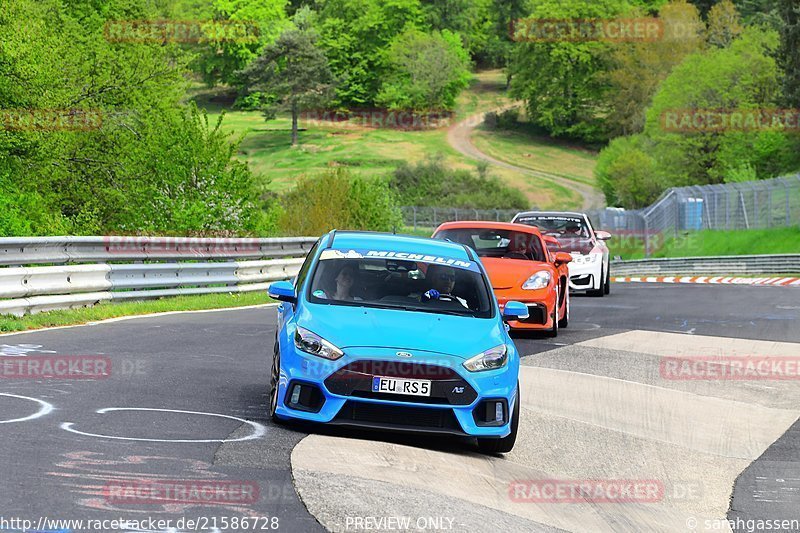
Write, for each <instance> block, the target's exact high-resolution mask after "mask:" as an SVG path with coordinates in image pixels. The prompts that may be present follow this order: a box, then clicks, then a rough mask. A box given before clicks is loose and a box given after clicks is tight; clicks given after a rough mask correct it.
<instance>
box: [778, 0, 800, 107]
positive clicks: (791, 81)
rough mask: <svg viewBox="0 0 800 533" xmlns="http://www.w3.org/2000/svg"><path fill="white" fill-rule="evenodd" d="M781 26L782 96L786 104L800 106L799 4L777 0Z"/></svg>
mask: <svg viewBox="0 0 800 533" xmlns="http://www.w3.org/2000/svg"><path fill="white" fill-rule="evenodd" d="M779 1H780V15H781V19H782V20H783V25H782V27H781V47H780V63H781V67H782V68H783V72H784V81H783V97H784V101H785V103H786V105H787V106H789V107H794V108H795V109H797V108H800V54H798V50H800V5H798V4H797V2H796V1H795V0H779Z"/></svg>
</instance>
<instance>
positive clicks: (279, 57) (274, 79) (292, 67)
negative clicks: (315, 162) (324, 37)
mask: <svg viewBox="0 0 800 533" xmlns="http://www.w3.org/2000/svg"><path fill="white" fill-rule="evenodd" d="M242 74H243V77H244V78H245V79H246V80H247V85H248V87H249V90H250V91H260V92H263V93H264V94H265V95H266V96H267V98H268V103H267V104H266V105H264V106H262V109H263V111H264V114H265V117H266V118H267V119H270V118H273V117H274V116H275V112H276V111H277V109H278V108H284V109H288V110H289V111H290V112H291V114H292V146H295V145H296V144H297V121H298V117H299V114H300V112H301V111H304V110H308V109H312V108H314V107H321V106H323V105H325V104H326V103H327V102H328V101H330V99H331V97H332V96H333V89H334V84H335V79H334V77H333V74H332V73H331V69H330V66H329V64H328V59H327V58H326V57H325V54H324V53H323V52H322V50H320V49H319V48H318V47H317V45H316V35H315V34H314V33H313V32H312V31H310V30H289V31H286V32H284V33H283V34H281V36H280V37H278V40H277V41H275V43H274V44H271V45H269V46H267V47H266V48H265V49H264V51H263V52H262V54H261V56H259V57H258V58H257V59H256V60H255V61H253V62H252V63H251V64H250V66H249V67H248V68H247V69H245V70H244V71H243V73H242Z"/></svg>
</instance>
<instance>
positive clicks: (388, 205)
mask: <svg viewBox="0 0 800 533" xmlns="http://www.w3.org/2000/svg"><path fill="white" fill-rule="evenodd" d="M276 209H279V210H280V214H279V216H278V227H279V229H280V232H281V234H282V235H321V234H323V233H325V232H327V231H330V230H332V229H334V228H335V229H351V230H372V231H393V230H395V229H398V228H400V226H401V225H402V222H403V219H402V216H401V213H400V209H399V208H398V206H397V202H396V198H395V196H394V194H393V192H392V191H391V190H390V189H389V186H388V184H387V183H386V181H385V180H382V179H379V178H365V177H362V176H358V175H356V174H353V173H352V172H351V171H349V170H347V169H344V168H336V169H332V170H329V171H327V172H324V173H323V174H319V175H317V176H311V177H306V178H302V179H300V180H299V181H298V183H297V186H296V187H295V188H294V189H292V190H291V191H289V192H288V193H286V195H284V197H283V198H282V201H281V205H280V207H279V208H276Z"/></svg>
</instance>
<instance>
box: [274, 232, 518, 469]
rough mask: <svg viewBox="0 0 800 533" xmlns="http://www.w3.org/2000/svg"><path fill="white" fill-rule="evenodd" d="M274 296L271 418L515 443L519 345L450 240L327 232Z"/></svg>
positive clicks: (474, 262) (509, 315) (471, 257)
mask: <svg viewBox="0 0 800 533" xmlns="http://www.w3.org/2000/svg"><path fill="white" fill-rule="evenodd" d="M269 293H270V295H271V296H272V297H273V298H275V299H277V300H280V301H281V303H280V305H279V306H278V333H277V342H276V343H275V350H274V357H273V362H272V370H271V378H270V381H271V387H272V388H271V393H270V415H271V416H272V418H273V420H275V421H281V420H286V419H301V420H306V421H311V422H320V423H326V424H338V425H355V426H360V427H367V428H375V429H382V430H400V431H412V432H422V433H445V434H453V435H462V436H472V437H477V439H478V444H479V446H480V448H481V450H482V451H484V452H485V453H504V452H508V451H510V450H511V449H512V447H513V446H514V442H515V440H516V435H517V427H518V423H519V387H518V376H519V354H518V353H517V350H516V348H515V346H514V343H513V342H512V340H511V338H510V337H509V335H508V331H507V328H506V327H505V323H504V321H507V320H520V319H524V318H525V316H526V315H527V313H528V310H527V307H526V306H525V305H523V304H521V303H518V302H508V303H507V304H506V305H505V307H504V310H503V312H502V313H501V311H500V309H499V307H498V304H497V301H496V300H495V297H494V295H493V292H492V288H491V285H490V283H489V279H488V277H487V275H486V272H485V271H484V269H483V266H482V265H481V263H480V261H479V259H478V257H477V256H476V255H475V253H474V252H473V251H472V250H471V249H470V248H468V247H466V246H463V245H460V244H455V243H451V242H446V241H439V240H433V239H427V238H416V237H406V236H399V235H388V234H381V233H366V232H344V231H338V232H337V231H332V232H331V233H329V234H327V235H324V236H323V237H322V238H321V239H320V240H319V241H318V242H317V243H316V244H315V245H314V247H313V248H312V250H311V251H310V252H309V255H308V257H307V258H306V261H305V263H304V264H303V266H302V267H301V269H300V272H299V273H298V275H297V277H296V278H295V280H294V282H288V281H282V282H277V283H274V284H272V285H271V286H270V289H269Z"/></svg>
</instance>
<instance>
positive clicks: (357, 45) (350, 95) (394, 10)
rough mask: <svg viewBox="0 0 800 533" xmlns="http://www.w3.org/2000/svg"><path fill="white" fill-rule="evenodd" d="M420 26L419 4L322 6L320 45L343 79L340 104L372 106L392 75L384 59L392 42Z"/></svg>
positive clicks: (331, 2)
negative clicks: (383, 84)
mask: <svg viewBox="0 0 800 533" xmlns="http://www.w3.org/2000/svg"><path fill="white" fill-rule="evenodd" d="M422 27H423V13H422V7H421V5H420V2H419V0H325V1H324V2H322V3H321V4H320V8H319V22H318V30H319V33H320V45H321V46H322V48H323V49H324V50H325V53H326V55H327V56H328V59H329V60H330V64H331V69H332V70H333V73H334V75H335V76H336V78H337V79H340V80H341V83H340V84H339V86H338V87H337V91H336V94H337V103H338V104H340V105H343V106H348V107H363V106H365V105H371V104H373V103H374V99H375V96H376V95H377V94H378V92H379V91H380V88H381V85H382V83H383V80H384V79H385V78H386V75H387V74H388V70H387V68H386V64H385V61H384V58H385V53H386V51H387V50H388V48H389V46H390V45H391V43H392V41H393V40H394V39H395V38H396V37H397V36H398V35H400V34H402V33H403V32H405V31H406V30H409V29H412V28H422Z"/></svg>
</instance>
